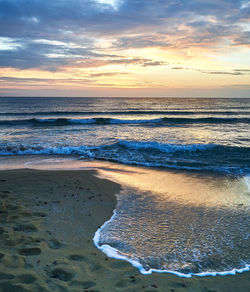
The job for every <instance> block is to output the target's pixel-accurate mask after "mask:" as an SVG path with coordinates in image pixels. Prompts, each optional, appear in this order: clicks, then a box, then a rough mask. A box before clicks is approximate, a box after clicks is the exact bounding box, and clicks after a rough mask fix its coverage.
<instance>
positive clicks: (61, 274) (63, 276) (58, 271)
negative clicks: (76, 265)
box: [48, 267, 75, 282]
mask: <svg viewBox="0 0 250 292" xmlns="http://www.w3.org/2000/svg"><path fill="white" fill-rule="evenodd" d="M48 276H49V277H50V278H55V279H58V280H61V281H64V282H68V281H70V280H72V279H73V278H74V277H75V273H74V272H73V271H71V270H68V269H65V268H59V267H58V268H55V269H53V270H52V271H50V272H48Z"/></svg>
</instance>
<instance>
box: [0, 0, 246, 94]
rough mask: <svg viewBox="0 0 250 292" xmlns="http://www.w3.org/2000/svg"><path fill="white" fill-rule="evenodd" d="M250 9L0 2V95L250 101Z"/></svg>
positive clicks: (111, 1)
mask: <svg viewBox="0 0 250 292" xmlns="http://www.w3.org/2000/svg"><path fill="white" fill-rule="evenodd" d="M249 19H250V5H249V1H225V0H219V1H216V2H207V1H201V0H197V1H192V2H190V1H186V0H181V1H177V0H176V1H175V0H174V1H158V0H157V1H130V0H123V1H122V0H120V1H115V0H98V1H97V0H82V1H80V0H73V1H56V2H54V1H33V2H31V3H30V2H27V1H23V0H20V1H8V0H4V1H0V95H1V96H6V95H7V96H8V95H21V96H25V95H26V96H61V95H63V96H65V95H66V96H152V95H153V96H205V97H249V92H250V85H249V84H250V48H249V39H250V26H249Z"/></svg>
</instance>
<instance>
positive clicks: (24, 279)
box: [16, 274, 37, 284]
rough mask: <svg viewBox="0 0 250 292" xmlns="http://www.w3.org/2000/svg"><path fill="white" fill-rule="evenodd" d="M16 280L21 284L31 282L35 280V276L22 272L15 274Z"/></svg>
mask: <svg viewBox="0 0 250 292" xmlns="http://www.w3.org/2000/svg"><path fill="white" fill-rule="evenodd" d="M16 280H17V282H20V283H22V284H32V283H34V282H35V281H36V280H37V278H36V277H35V276H33V275H31V274H23V275H19V276H17V277H16Z"/></svg>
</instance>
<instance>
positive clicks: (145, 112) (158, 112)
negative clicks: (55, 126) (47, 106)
mask: <svg viewBox="0 0 250 292" xmlns="http://www.w3.org/2000/svg"><path fill="white" fill-rule="evenodd" d="M104 114H107V115H197V114H198V115H229V116H230V115H239V114H240V115H250V111H239V109H237V110H233V111H218V110H217V111H197V110H196V111H192V110H189V111H178V110H169V111H168V110H164V111H161V110H150V111H149V110H126V111H50V112H49V111H45V112H6V113H3V112H2V113H0V116H52V115H62V116H63V115H104Z"/></svg>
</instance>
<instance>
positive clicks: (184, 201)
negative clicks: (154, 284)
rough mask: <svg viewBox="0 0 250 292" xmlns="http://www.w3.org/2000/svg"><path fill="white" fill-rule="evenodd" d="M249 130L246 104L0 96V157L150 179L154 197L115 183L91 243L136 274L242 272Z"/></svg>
mask: <svg viewBox="0 0 250 292" xmlns="http://www.w3.org/2000/svg"><path fill="white" fill-rule="evenodd" d="M249 122H250V99H237V98H235V99H198V98H197V99H190V98H182V99H178V98H160V99H159V98H128V99H127V98H119V99H115V98H14V97H9V98H1V99H0V155H1V156H2V158H3V157H6V158H7V156H21V155H22V156H25V155H32V156H33V157H36V156H38V155H39V157H40V156H41V155H50V156H51V157H52V156H53V155H63V156H64V157H65V155H66V156H67V157H69V158H72V159H76V160H84V161H90V160H92V161H96V160H104V161H112V162H117V163H120V164H124V167H127V166H126V165H136V166H143V167H144V169H145V170H149V169H153V170H155V171H156V172H157V171H158V172H159V173H158V175H159V176H160V177H162V175H163V177H162V181H167V182H168V184H165V186H164V188H163V190H162V189H161V190H158V189H155V188H154V187H153V186H152V185H151V186H150V185H149V186H148V187H145V185H147V183H146V182H147V181H148V180H149V179H150V178H149V177H147V176H145V175H144V176H143V175H142V176H141V177H142V178H143V179H142V180H141V182H140V186H138V185H133V184H132V185H131V184H126V183H125V187H124V189H123V191H122V193H121V194H120V195H119V197H118V206H117V208H116V211H115V213H114V216H113V217H112V220H110V221H109V222H107V223H106V224H105V225H104V226H103V227H102V228H101V229H100V230H98V231H97V233H96V236H95V243H96V245H97V246H98V247H99V248H100V249H102V250H103V251H105V252H106V253H108V254H109V255H112V256H115V257H117V258H122V259H126V260H128V261H130V262H131V263H132V264H134V265H135V266H137V267H138V268H139V269H140V270H141V272H144V273H150V272H152V271H160V272H163V271H168V272H173V273H177V274H179V275H185V276H189V275H191V274H199V275H206V274H216V273H217V272H219V273H222V274H223V273H227V272H228V271H233V270H234V269H238V270H239V271H243V270H245V269H248V268H249V250H250V248H249V223H250V221H249V218H250V217H249V196H250V195H249V174H250V147H249V146H250V144H249V141H250V134H249V133H250V131H249V130H250V126H249ZM170 170H171V172H170V173H169V171H170ZM130 171H131V170H130ZM176 172H177V173H176ZM162 173H163V174H162ZM166 174H167V176H166V177H164V175H166ZM158 184H160V181H159V182H158ZM179 185H181V186H182V188H179V187H176V186H179Z"/></svg>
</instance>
